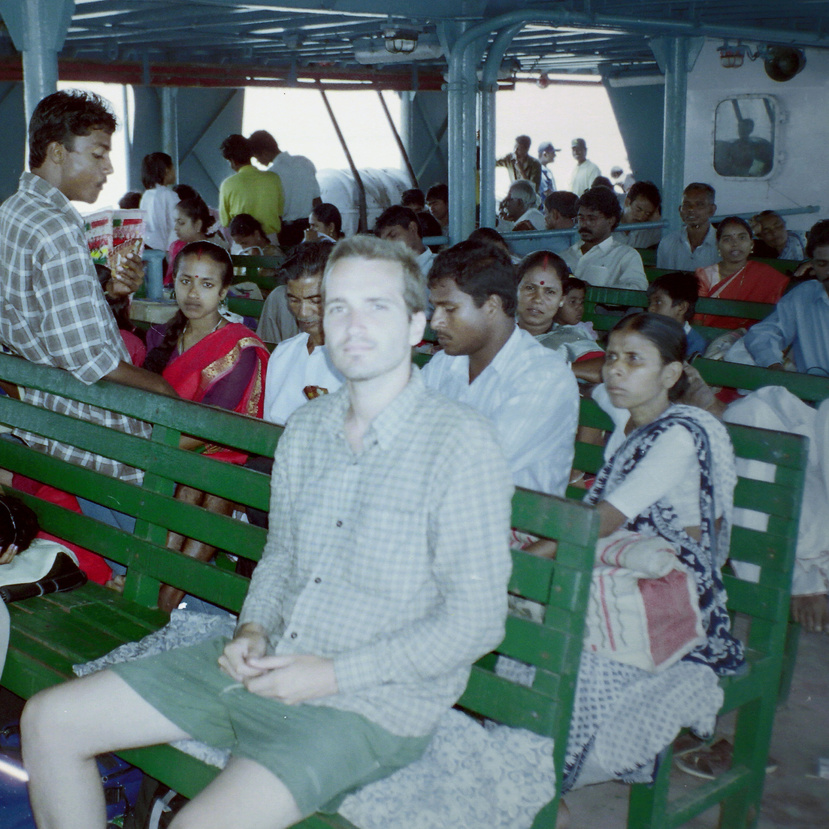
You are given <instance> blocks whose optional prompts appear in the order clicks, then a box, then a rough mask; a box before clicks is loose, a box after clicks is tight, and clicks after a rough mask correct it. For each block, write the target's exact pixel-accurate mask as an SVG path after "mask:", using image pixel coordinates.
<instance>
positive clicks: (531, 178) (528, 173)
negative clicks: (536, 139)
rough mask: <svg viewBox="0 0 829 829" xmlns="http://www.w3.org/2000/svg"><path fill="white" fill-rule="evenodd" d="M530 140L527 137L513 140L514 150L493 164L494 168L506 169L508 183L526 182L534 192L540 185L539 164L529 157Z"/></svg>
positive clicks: (521, 136)
mask: <svg viewBox="0 0 829 829" xmlns="http://www.w3.org/2000/svg"><path fill="white" fill-rule="evenodd" d="M531 145H532V140H531V139H530V137H529V135H519V136H518V137H517V138H516V139H515V149H514V150H513V151H512V152H511V153H510V154H509V155H505V156H504V157H503V158H499V159H498V160H497V161H496V162H495V166H496V167H506V168H507V172H508V173H509V180H510V182H514V181H528V182H530V184H532V186H533V188H534V189H535V191H536V192H538V189H539V187H540V185H541V162H540V161H536V160H535V159H534V158H533V157H532V156H531V155H530V146H531Z"/></svg>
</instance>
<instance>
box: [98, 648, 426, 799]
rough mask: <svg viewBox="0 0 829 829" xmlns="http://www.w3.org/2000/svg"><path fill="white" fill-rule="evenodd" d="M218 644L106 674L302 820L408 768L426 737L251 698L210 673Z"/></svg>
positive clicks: (333, 712) (325, 710)
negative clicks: (266, 776) (278, 794)
mask: <svg viewBox="0 0 829 829" xmlns="http://www.w3.org/2000/svg"><path fill="white" fill-rule="evenodd" d="M226 642H227V639H224V638H220V639H212V640H210V641H208V642H203V643H201V644H199V645H194V646H192V647H188V648H177V649H175V650H171V651H167V652H165V653H161V654H158V655H157V656H150V657H147V658H145V659H136V660H135V661H133V662H121V663H118V664H116V665H112V666H111V667H110V670H112V671H113V672H114V673H116V674H117V675H118V676H120V677H121V678H122V679H123V680H124V681H125V682H126V683H127V684H128V685H129V686H130V687H131V688H132V689H133V690H134V691H135V692H136V693H138V694H139V695H140V696H141V697H142V698H143V699H145V700H146V701H147V702H148V703H149V704H150V705H152V706H153V708H155V709H156V710H157V711H159V712H160V713H161V714H163V715H164V716H165V717H167V719H169V720H170V721H172V722H173V723H175V724H176V725H177V726H178V727H179V728H181V729H182V730H184V731H186V732H187V733H188V734H189V735H190V736H191V737H192V738H193V739H195V740H200V741H201V742H204V743H207V744H208V745H211V746H214V747H216V748H223V749H230V751H231V753H232V754H233V755H235V756H237V757H246V758H248V759H249V760H253V761H254V762H256V763H258V764H259V765H261V766H263V767H264V768H266V769H267V770H268V771H270V772H271V773H272V774H273V775H274V776H275V777H277V778H278V779H279V780H281V781H282V783H284V784H285V786H287V788H288V790H289V791H290V792H291V794H292V795H293V796H294V800H295V801H296V804H297V806H298V807H299V809H300V811H301V812H302V814H303V815H309V814H312V813H313V812H316V811H318V810H323V811H332V812H333V811H336V810H337V807H338V806H339V804H340V803H341V802H342V799H343V798H344V797H345V795H346V794H348V793H349V792H350V791H353V790H354V789H358V788H360V787H361V786H364V785H366V784H367V783H370V782H372V781H373V780H379V779H380V778H382V777H386V776H388V775H389V774H391V773H392V772H394V771H396V770H397V769H399V768H402V767H403V766H406V765H408V764H409V763H411V762H413V761H414V760H416V759H417V758H418V757H420V755H421V754H422V753H423V751H424V750H425V749H426V746H427V745H428V744H429V740H430V739H431V738H430V737H429V736H426V737H399V736H397V735H395V734H392V733H391V732H389V731H387V730H386V729H384V728H381V727H380V726H379V725H377V724H375V723H373V722H371V721H370V720H367V719H366V718H365V717H363V716H361V715H359V714H354V713H352V712H349V711H340V710H338V709H336V708H330V707H327V706H323V705H285V704H284V703H282V702H279V701H278V700H273V699H267V698H265V697H260V696H257V695H256V694H251V693H250V692H248V691H247V690H245V688H244V686H242V685H241V684H240V683H238V682H236V681H235V680H234V679H232V678H231V677H229V676H228V675H227V674H225V673H224V672H223V671H222V670H221V669H220V668H219V666H218V658H219V656H220V655H221V653H222V650H223V649H224V646H225V644H226Z"/></svg>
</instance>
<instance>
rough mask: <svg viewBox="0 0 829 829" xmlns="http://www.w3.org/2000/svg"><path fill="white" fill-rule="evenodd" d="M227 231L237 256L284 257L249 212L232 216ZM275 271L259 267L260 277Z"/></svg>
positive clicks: (267, 276) (271, 276)
mask: <svg viewBox="0 0 829 829" xmlns="http://www.w3.org/2000/svg"><path fill="white" fill-rule="evenodd" d="M228 232H229V233H230V238H231V239H233V252H234V253H235V254H236V255H238V256H275V257H277V258H278V259H279V260H280V262H282V261H283V260H284V259H285V254H284V252H283V251H282V248H281V247H280V246H279V245H275V244H274V243H273V242H271V240H270V239H269V238H268V237H267V236H266V235H265V231H264V230H263V229H262V225H261V224H260V223H259V220H258V219H254V218H253V216H251V215H250V213H239V214H238V215H236V216H234V217H233V218H232V219H231V220H230V227H229V228H228ZM276 273H277V271H276V268H259V276H261V277H265V278H273V277H275V276H276ZM257 333H258V332H257ZM260 336H261V334H260Z"/></svg>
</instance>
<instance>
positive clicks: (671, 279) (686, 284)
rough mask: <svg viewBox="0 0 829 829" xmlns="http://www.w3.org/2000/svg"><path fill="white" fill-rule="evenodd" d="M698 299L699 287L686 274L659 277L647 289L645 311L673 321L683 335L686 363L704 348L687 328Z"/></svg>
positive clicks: (664, 274) (678, 272)
mask: <svg viewBox="0 0 829 829" xmlns="http://www.w3.org/2000/svg"><path fill="white" fill-rule="evenodd" d="M698 299H699V283H698V282H697V278H696V276H694V274H692V273H688V272H687V271H674V272H673V273H663V274H662V275H661V276H657V277H656V279H654V281H653V282H651V284H650V285H649V286H648V311H650V313H652V314H662V316H663V317H670V318H671V319H672V320H676V322H678V323H679V324H680V325H681V326H682V328H683V330H684V331H685V338H686V340H687V342H688V348H687V349H686V351H685V359H686V360H690V359H692V358H693V357H696V356H697V354H702V352H703V351H705V346H706V343H705V339H704V338H703V336H702V334H699V333H697V332H696V331H694V329H693V328H691V320H692V319H693V318H694V311H695V309H696V307H697V300H698Z"/></svg>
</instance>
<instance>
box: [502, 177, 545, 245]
mask: <svg viewBox="0 0 829 829" xmlns="http://www.w3.org/2000/svg"><path fill="white" fill-rule="evenodd" d="M536 198H537V197H536V192H535V189H534V188H533V186H532V184H530V182H528V181H523V180H520V181H516V182H513V184H511V185H510V188H509V192H508V193H507V196H506V198H505V199H504V200H503V201H502V202H501V208H500V210H499V214H500V218H499V219H498V227H499V228H500V229H501V231H502V232H509V231H519V230H544V229H545V228H546V226H547V225H546V224H545V221H544V214H543V213H542V212H541V211H540V210H539V209H538V208H537V207H536V206H535V203H536Z"/></svg>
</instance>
